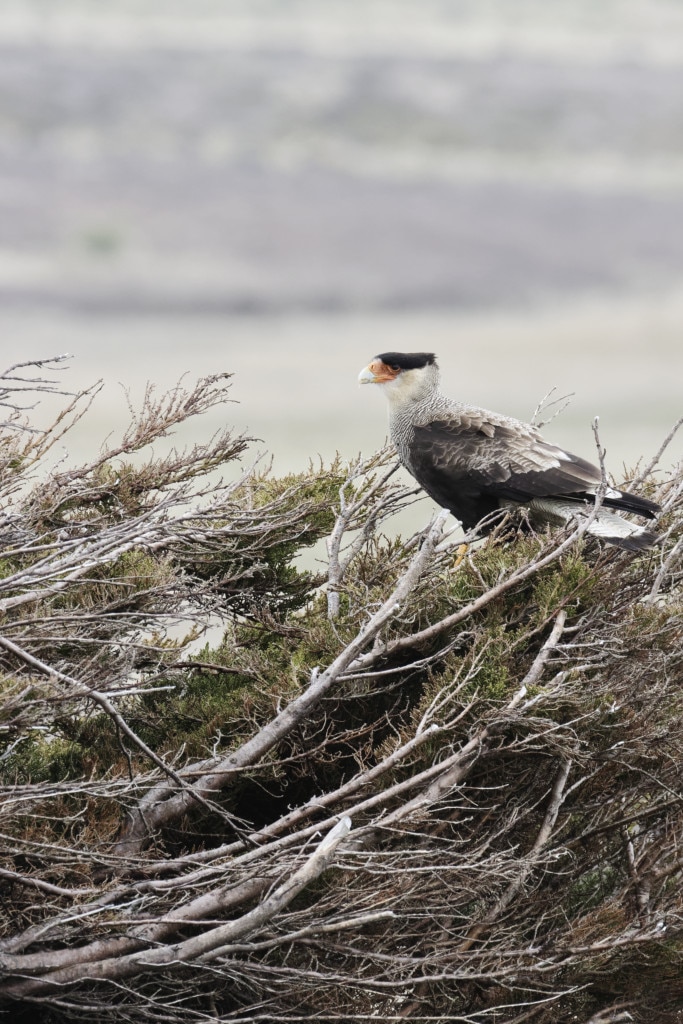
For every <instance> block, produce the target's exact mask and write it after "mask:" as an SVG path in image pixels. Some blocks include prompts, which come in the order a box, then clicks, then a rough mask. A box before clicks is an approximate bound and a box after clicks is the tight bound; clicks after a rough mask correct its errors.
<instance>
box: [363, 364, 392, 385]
mask: <svg viewBox="0 0 683 1024" xmlns="http://www.w3.org/2000/svg"><path fill="white" fill-rule="evenodd" d="M395 378H396V373H395V372H394V371H393V370H392V369H391V368H390V367H389V366H387V365H386V364H385V363H383V362H382V360H381V359H373V361H372V362H371V363H369V364H368V365H367V366H366V367H365V368H364V369H363V370H361V371H360V373H359V374H358V383H359V384H386V382H387V381H390V380H394V379H395Z"/></svg>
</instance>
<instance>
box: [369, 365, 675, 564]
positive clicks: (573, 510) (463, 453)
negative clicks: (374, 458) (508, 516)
mask: <svg viewBox="0 0 683 1024" xmlns="http://www.w3.org/2000/svg"><path fill="white" fill-rule="evenodd" d="M358 379H359V382H360V383H361V384H379V385H380V387H381V388H382V390H383V391H384V394H385V395H386V397H387V400H388V402H389V427H390V432H391V439H392V441H393V442H394V444H395V445H396V448H397V450H398V454H399V458H400V460H401V462H402V463H403V465H404V466H405V467H406V469H407V470H408V472H409V473H411V474H412V476H414V477H415V479H416V480H417V482H418V483H419V484H420V486H421V487H422V488H424V490H425V491H426V492H427V494H429V496H430V497H431V498H433V499H434V501H436V502H438V504H439V505H441V506H443V507H444V508H447V509H449V510H450V511H451V512H452V513H453V515H454V516H455V517H456V519H458V520H459V521H460V522H461V524H462V526H463V527H464V528H465V529H466V530H469V529H471V528H472V527H474V526H476V525H477V523H479V522H480V521H481V520H482V519H484V518H485V517H487V516H489V515H490V513H492V512H496V511H497V510H499V509H509V508H514V507H518V506H525V507H526V508H528V509H529V513H530V517H531V519H532V520H536V521H540V522H546V523H547V522H550V523H561V522H568V521H570V520H575V519H577V518H578V517H580V516H581V515H582V514H583V515H586V514H587V513H589V512H590V511H591V509H592V508H593V505H594V498H595V495H596V491H597V489H598V488H599V486H600V483H601V475H600V470H599V469H598V468H597V466H594V465H592V464H591V463H590V462H587V461H586V460H585V459H581V458H579V457H578V456H577V455H572V454H571V452H566V451H565V450H564V449H563V448H558V446H557V445H554V444H551V443H550V442H549V441H544V439H543V438H542V437H541V435H540V433H539V432H538V430H536V428H535V427H533V426H531V425H530V424H528V423H522V422H521V421H520V420H516V419H513V418H512V417H511V416H502V415H501V414H500V413H496V412H488V411H487V410H486V409H478V408H477V407H476V406H472V405H464V404H463V403H462V402H456V401H454V400H453V399H451V398H446V397H445V396H444V395H442V394H441V391H440V390H439V368H438V366H437V363H436V358H435V356H434V353H432V352H383V353H382V354H381V355H379V356H375V358H374V359H373V360H372V362H371V363H370V364H369V365H368V366H366V367H365V369H364V370H362V371H361V373H360V376H359V378H358ZM613 509H617V510H618V511H623V512H634V513H635V514H636V515H639V516H644V517H645V518H647V519H653V518H654V516H655V514H656V513H657V512H658V511H659V505H656V504H655V502H653V501H648V499H647V498H641V497H639V496H638V495H635V494H629V493H628V492H627V491H618V490H616V489H615V488H613V487H608V488H607V490H606V492H605V494H604V496H603V499H602V506H601V507H600V509H599V510H598V513H597V515H596V517H595V519H594V520H593V522H592V523H591V524H590V526H589V527H588V533H590V534H592V535H593V536H596V537H599V538H601V540H604V541H606V542H607V543H608V544H616V545H617V546H618V547H621V548H627V549H629V550H631V551H640V550H643V549H645V548H648V547H650V546H651V545H652V544H653V543H654V542H655V541H656V539H657V537H656V535H655V534H654V533H653V532H652V531H651V530H648V529H647V528H646V527H644V526H639V525H636V524H635V523H632V522H629V520H627V519H624V518H622V516H620V515H617V514H616V512H614V511H612V510H613Z"/></svg>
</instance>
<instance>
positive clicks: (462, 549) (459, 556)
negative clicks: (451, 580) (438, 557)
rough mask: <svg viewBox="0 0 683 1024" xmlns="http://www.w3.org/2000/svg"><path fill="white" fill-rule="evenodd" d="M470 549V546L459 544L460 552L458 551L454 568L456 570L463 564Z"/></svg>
mask: <svg viewBox="0 0 683 1024" xmlns="http://www.w3.org/2000/svg"><path fill="white" fill-rule="evenodd" d="M468 548H469V544H459V545H458V550H457V551H456V558H455V565H454V566H453V568H454V569H457V568H458V566H459V565H460V563H461V562H462V560H463V558H464V557H465V555H466V554H467V551H468Z"/></svg>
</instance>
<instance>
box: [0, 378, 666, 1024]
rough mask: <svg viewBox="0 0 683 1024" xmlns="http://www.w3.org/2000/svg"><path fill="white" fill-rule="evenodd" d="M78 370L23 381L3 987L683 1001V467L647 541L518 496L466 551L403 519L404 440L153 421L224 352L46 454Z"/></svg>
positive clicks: (88, 997) (70, 414)
mask: <svg viewBox="0 0 683 1024" xmlns="http://www.w3.org/2000/svg"><path fill="white" fill-rule="evenodd" d="M57 369H58V365H57V363H53V364H52V365H49V364H48V365H47V366H46V365H44V364H35V363H34V364H26V365H24V366H23V367H21V366H20V367H14V368H12V369H11V370H9V371H7V372H6V373H5V374H4V376H3V377H2V378H1V379H0V401H1V402H2V406H3V408H4V410H5V413H6V415H5V417H4V419H5V421H6V422H5V423H4V425H3V427H2V438H1V441H0V444H1V447H0V489H1V503H2V504H1V510H0V546H1V549H2V550H1V554H0V612H1V613H2V620H1V624H0V675H1V686H2V710H1V719H0V723H1V724H0V730H1V731H0V738H1V739H2V747H1V748H0V749H1V750H2V753H0V770H1V773H2V774H1V778H0V783H1V784H0V800H1V804H2V823H1V825H0V831H1V832H2V858H1V860H0V887H1V889H2V909H1V912H0V914H1V916H0V921H1V931H0V936H1V940H0V968H1V970H2V980H1V981H0V998H1V999H2V1000H3V1002H2V1006H3V1007H4V1012H6V1013H7V1014H8V1016H9V1018H10V1019H11V1020H12V1021H13V1022H14V1021H16V1022H22V1021H26V1022H28V1021H31V1022H34V1021H40V1022H43V1024H48V1022H51V1024H57V1022H63V1021H67V1020H69V1021H70V1020H81V1019H87V1020H90V1021H92V1020H102V1019H106V1020H108V1021H112V1022H114V1021H125V1022H133V1024H143V1022H172V1024H176V1022H177V1024H181V1022H182V1024H191V1022H193V1021H225V1022H238V1021H245V1022H246V1021H268V1022H277V1021H303V1020H307V1021H308V1020H316V1019H320V1020H325V1021H335V1020H336V1021H344V1022H348V1021H353V1020H360V1021H365V1020H367V1019H378V1020H402V1019H413V1020H416V1021H422V1020H424V1021H426V1020H443V1021H467V1022H472V1024H485V1022H489V1021H496V1022H505V1024H517V1022H519V1024H521V1022H522V1021H524V1022H526V1021H534V1022H538V1024H551V1022H552V1024H555V1022H558V1021H578V1022H579V1024H581V1022H583V1024H587V1022H589V1021H590V1022H592V1024H598V1022H601V1024H607V1022H613V1024H614V1022H618V1021H628V1020H635V1021H642V1022H646V1021H647V1022H652V1021H655V1022H665V1021H670V1022H671V1024H673V1022H675V1021H679V1020H680V1010H681V1007H682V1006H683V895H682V888H681V875H682V873H683V829H682V826H683V804H682V796H681V777H682V773H681V767H682V765H683V751H682V749H681V746H682V743H681V729H680V716H681V703H682V690H681V682H682V681H683V644H682V640H683V614H682V613H683V595H682V592H681V582H682V580H683V568H682V565H681V560H680V557H679V555H680V552H681V547H682V545H683V540H682V538H683V472H681V471H680V470H679V471H676V472H673V473H669V474H662V473H660V472H658V471H657V469H656V466H655V465H652V466H650V467H648V468H647V469H646V470H644V471H643V472H642V474H641V475H640V477H639V479H638V480H636V481H635V482H634V481H630V483H631V484H632V485H633V486H634V487H635V488H636V489H640V490H642V491H644V492H645V493H647V494H648V496H650V497H653V498H655V499H656V500H658V501H660V502H661V503H662V505H663V513H662V516H661V520H660V522H659V525H658V530H659V532H660V535H661V538H662V543H661V546H659V547H658V548H656V549H654V550H653V551H652V552H650V553H648V554H646V555H644V556H639V557H634V556H632V555H631V554H628V553H624V552H621V551H619V550H617V549H615V548H602V547H600V546H599V545H598V544H597V543H596V542H588V541H587V540H586V538H585V537H584V536H583V534H582V530H583V528H584V527H585V524H584V527H579V528H577V529H576V530H574V532H573V533H571V534H568V533H567V532H564V533H562V532H560V533H554V534H549V533H545V534H542V535H535V534H530V533H529V532H528V531H527V532H525V531H524V530H522V529H519V530H517V528H516V526H515V524H514V523H511V522H507V521H506V522H503V523H501V524H499V526H498V527H497V528H496V530H495V531H494V533H493V535H492V537H491V538H490V539H488V540H487V541H486V542H485V543H480V544H475V545H472V546H470V548H469V549H468V551H467V553H466V555H465V556H464V557H462V555H461V553H460V554H459V552H458V543H459V540H458V539H457V535H456V534H454V533H452V522H451V523H449V521H448V520H447V518H446V517H445V515H444V514H443V513H441V514H438V515H436V517H435V519H434V520H433V521H432V523H431V524H430V525H429V526H428V527H427V528H426V529H425V530H424V531H423V532H421V533H419V534H417V535H415V536H412V537H409V538H406V539H389V538H388V537H387V535H386V534H385V531H386V530H387V524H390V522H391V517H392V516H393V515H394V514H395V513H396V511H397V510H398V509H400V508H401V507H403V506H404V505H405V504H406V503H408V502H410V501H412V500H414V492H411V491H410V490H408V489H406V488H404V487H402V486H401V485H400V484H399V483H397V482H396V477H395V476H394V471H395V464H394V461H393V456H392V453H391V452H390V451H388V450H385V451H382V452H380V453H379V454H377V455H375V456H372V457H371V458H369V459H366V460H358V461H355V462H352V463H351V464H349V465H344V464H342V462H341V461H337V462H335V463H334V465H332V466H330V467H328V468H318V469H314V468H311V469H310V471H309V472H308V473H305V474H301V475H298V476H291V477H287V478H284V479H277V478H274V477H272V476H271V475H270V474H269V473H268V472H262V471H260V470H259V468H258V466H256V467H252V468H244V469H242V470H241V471H239V472H236V471H235V467H234V466H232V465H231V464H232V463H234V461H235V460H237V459H238V458H239V457H240V456H242V455H243V454H244V453H245V450H246V447H247V441H246V439H244V438H240V437H235V436H233V435H232V434H231V433H230V431H225V432H223V433H221V434H219V435H218V436H214V437H213V438H211V439H210V440H209V441H207V442H206V443H205V444H199V445H196V446H194V447H192V448H190V449H188V450H185V451H176V450H169V448H168V447H166V448H165V449H163V451H161V452H159V451H158V450H157V449H158V442H160V441H161V440H162V439H164V438H166V437H167V435H168V434H169V432H171V431H172V430H173V428H174V427H176V426H177V425H178V424H180V423H182V422H183V421H184V420H186V419H187V418H188V417H192V416H201V415H202V414H203V413H206V412H208V411H209V410H211V409H215V408H216V407H217V406H221V405H222V404H223V403H224V402H225V401H226V393H227V388H228V386H229V382H228V380H227V379H226V378H223V377H220V378H218V377H217V378H210V379H207V380H203V381H200V382H199V383H198V384H197V386H196V387H194V388H193V389H191V390H185V389H183V388H178V389H176V390H175V391H173V392H172V393H171V394H168V395H165V396H163V397H160V398H157V397H156V396H155V394H154V392H153V391H150V392H148V394H147V396H146V398H145V401H144V405H143V408H142V409H141V411H140V412H139V413H138V414H137V415H132V419H131V424H130V428H129V430H128V432H127V433H126V435H125V437H124V438H123V440H122V441H121V442H120V443H119V444H117V445H110V446H109V447H108V448H107V449H106V450H103V451H102V453H101V455H100V456H99V457H98V458H96V459H95V460H94V461H92V462H91V463H90V464H88V465H85V466H82V467H79V468H74V467H71V466H66V465H63V464H59V463H57V465H56V466H53V467H52V468H51V469H47V468H46V466H47V463H48V462H49V460H50V458H51V455H50V452H51V451H53V450H54V449H53V448H52V447H51V446H52V445H53V444H54V441H55V439H56V438H58V437H59V436H60V435H61V434H63V432H64V430H65V429H68V427H69V426H70V425H71V424H72V422H73V421H74V419H75V418H76V417H78V416H79V415H80V412H81V411H82V410H83V409H84V408H85V407H86V406H87V404H88V401H89V399H90V397H91V395H90V394H89V393H85V394H82V395H79V396H73V397H71V398H65V399H64V401H65V410H64V412H63V413H62V414H61V415H60V417H59V418H58V420H57V422H56V423H55V424H54V425H53V426H52V427H51V428H50V429H49V430H47V431H45V432H42V431H38V430H36V429H35V428H32V427H31V423H30V422H29V421H28V420H27V419H26V417H27V415H28V413H27V412H26V407H27V406H29V405H31V403H32V401H33V398H34V397H35V396H36V395H38V396H39V393H40V392H41V391H45V390H47V391H50V390H57V391H59V390H60V385H59V384H57V383H55V380H56V378H57V372H56V371H57ZM227 408H229V407H226V410H227ZM226 415H227V412H226ZM155 445H156V447H155ZM224 467H226V468H229V469H230V474H229V477H228V478H226V479H222V478H220V471H221V469H222V468H224ZM425 508H426V506H425ZM425 514H426V515H428V512H427V511H426V513H425ZM389 532H390V531H389ZM322 539H324V540H325V542H326V552H327V554H326V555H325V556H321V560H320V561H319V563H318V564H319V565H320V573H319V574H316V573H314V572H310V571H305V570H303V569H302V568H301V566H300V563H299V562H298V561H297V558H298V556H299V555H300V553H301V552H302V550H304V549H306V548H309V547H310V546H311V545H313V544H314V543H316V542H318V541H321V540H322ZM216 624H220V626H221V632H222V639H221V640H219V641H218V642H217V643H216V644H214V645H213V646H211V645H210V644H204V646H203V647H202V643H203V641H202V639H201V632H202V629H203V628H204V627H205V626H209V625H212V626H213V627H214V633H215V626H216ZM212 635H213V634H212ZM105 1015H106V1016H105Z"/></svg>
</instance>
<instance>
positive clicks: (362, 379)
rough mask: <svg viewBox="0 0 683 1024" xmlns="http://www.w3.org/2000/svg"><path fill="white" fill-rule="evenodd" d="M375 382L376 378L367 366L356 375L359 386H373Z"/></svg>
mask: <svg viewBox="0 0 683 1024" xmlns="http://www.w3.org/2000/svg"><path fill="white" fill-rule="evenodd" d="M376 382H377V378H376V377H375V374H374V373H373V371H372V370H371V369H370V367H369V366H366V367H365V368H364V369H363V370H361V371H360V373H359V374H358V383H359V384H375V383H376Z"/></svg>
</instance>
